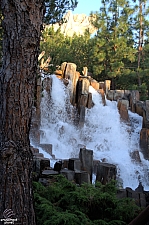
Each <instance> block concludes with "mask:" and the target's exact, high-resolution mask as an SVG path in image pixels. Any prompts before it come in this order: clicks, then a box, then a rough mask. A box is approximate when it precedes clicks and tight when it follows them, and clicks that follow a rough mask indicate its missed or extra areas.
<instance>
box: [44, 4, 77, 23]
mask: <svg viewBox="0 0 149 225" xmlns="http://www.w3.org/2000/svg"><path fill="white" fill-rule="evenodd" d="M77 4H78V2H77V0H61V1H59V0H45V8H46V13H45V17H44V22H45V23H48V24H54V23H56V22H59V23H60V22H63V15H64V14H65V13H66V11H68V10H73V9H74V8H75V7H76V6H77Z"/></svg>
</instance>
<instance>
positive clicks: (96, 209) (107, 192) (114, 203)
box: [33, 175, 139, 225]
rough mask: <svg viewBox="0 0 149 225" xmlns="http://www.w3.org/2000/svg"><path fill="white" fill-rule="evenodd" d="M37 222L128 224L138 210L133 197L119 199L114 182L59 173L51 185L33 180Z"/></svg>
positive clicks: (44, 224)
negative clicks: (73, 178) (82, 180)
mask: <svg viewBox="0 0 149 225" xmlns="http://www.w3.org/2000/svg"><path fill="white" fill-rule="evenodd" d="M33 187H34V199H35V213H36V218H37V225H76V224H77V225H78V224H79V225H126V224H128V223H129V222H130V221H131V220H132V219H133V218H134V217H135V216H136V215H137V214H138V212H139V207H137V206H136V205H135V203H134V201H133V200H132V199H129V198H125V199H118V198H117V197H116V191H117V189H116V184H115V182H114V181H112V182H111V183H109V184H107V185H102V184H101V183H99V182H98V183H96V185H95V186H93V185H91V184H83V185H81V186H76V184H74V183H72V182H70V181H68V180H67V179H66V178H64V177H63V176H61V175H59V176H57V177H56V179H55V181H54V182H53V183H52V184H51V185H50V186H49V187H44V186H42V185H41V184H40V183H37V182H34V183H33Z"/></svg>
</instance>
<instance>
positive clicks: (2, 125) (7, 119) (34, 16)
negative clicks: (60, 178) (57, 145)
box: [0, 0, 44, 225]
mask: <svg viewBox="0 0 149 225" xmlns="http://www.w3.org/2000/svg"><path fill="white" fill-rule="evenodd" d="M1 8H2V13H3V16H4V20H3V24H2V25H3V29H4V39H3V66H2V70H1V73H0V219H2V218H3V212H4V210H5V209H12V210H13V212H14V214H15V215H14V217H15V218H16V219H17V222H15V224H20V225H23V224H24V225H33V224H35V216H34V209H33V196H32V164H33V159H32V152H31V150H30V141H29V131H30V120H31V111H32V102H33V97H34V85H35V77H36V71H37V63H38V50H39V41H40V31H41V26H42V20H43V9H44V0H1ZM0 223H1V222H0Z"/></svg>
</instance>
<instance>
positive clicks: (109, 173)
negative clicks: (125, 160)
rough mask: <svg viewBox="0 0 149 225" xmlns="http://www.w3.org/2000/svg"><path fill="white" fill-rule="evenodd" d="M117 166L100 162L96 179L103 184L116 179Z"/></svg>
mask: <svg viewBox="0 0 149 225" xmlns="http://www.w3.org/2000/svg"><path fill="white" fill-rule="evenodd" d="M116 173H117V171H116V166H115V165H113V164H109V163H99V164H98V167H97V176H96V180H97V181H99V182H101V183H102V184H104V185H105V184H107V183H109V182H110V181H111V180H116Z"/></svg>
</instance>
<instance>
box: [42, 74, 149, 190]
mask: <svg viewBox="0 0 149 225" xmlns="http://www.w3.org/2000/svg"><path fill="white" fill-rule="evenodd" d="M51 78H52V90H51V96H49V95H48V93H47V92H46V91H44V93H43V97H42V101H41V134H42V135H41V143H50V144H52V146H53V154H54V155H55V157H56V158H57V159H68V158H70V157H78V154H79V150H80V146H86V148H87V149H91V150H93V154H94V159H96V160H100V161H104V162H107V163H112V164H114V165H116V167H117V177H118V178H121V179H122V180H123V187H124V188H125V187H131V188H132V189H135V188H136V187H137V186H138V184H139V182H142V185H143V186H144V189H145V190H148V189H149V179H148V177H149V176H148V174H149V172H148V170H149V161H148V160H145V159H144V157H143V155H142V153H141V151H140V147H139V139H140V134H139V132H140V130H141V127H142V117H140V116H139V115H137V114H134V113H132V112H130V111H129V118H130V122H129V124H126V123H124V122H122V121H121V119H120V115H119V112H118V109H117V103H116V102H111V101H108V100H106V106H103V104H102V98H101V96H100V94H99V93H98V92H97V91H96V90H95V89H94V88H93V87H91V86H90V90H89V92H91V93H92V98H93V103H94V106H93V107H92V108H91V109H86V116H85V124H84V126H83V127H79V126H76V125H75V122H74V120H75V113H76V112H75V107H73V106H72V105H71V104H70V99H69V86H67V87H66V86H65V85H64V84H63V83H62V81H61V80H59V79H58V78H57V77H56V76H55V75H51ZM134 151H138V152H139V154H138V155H139V159H140V161H139V160H138V161H135V160H134V159H133V158H132V157H131V156H130V155H131V154H132V153H133V152H134Z"/></svg>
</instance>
